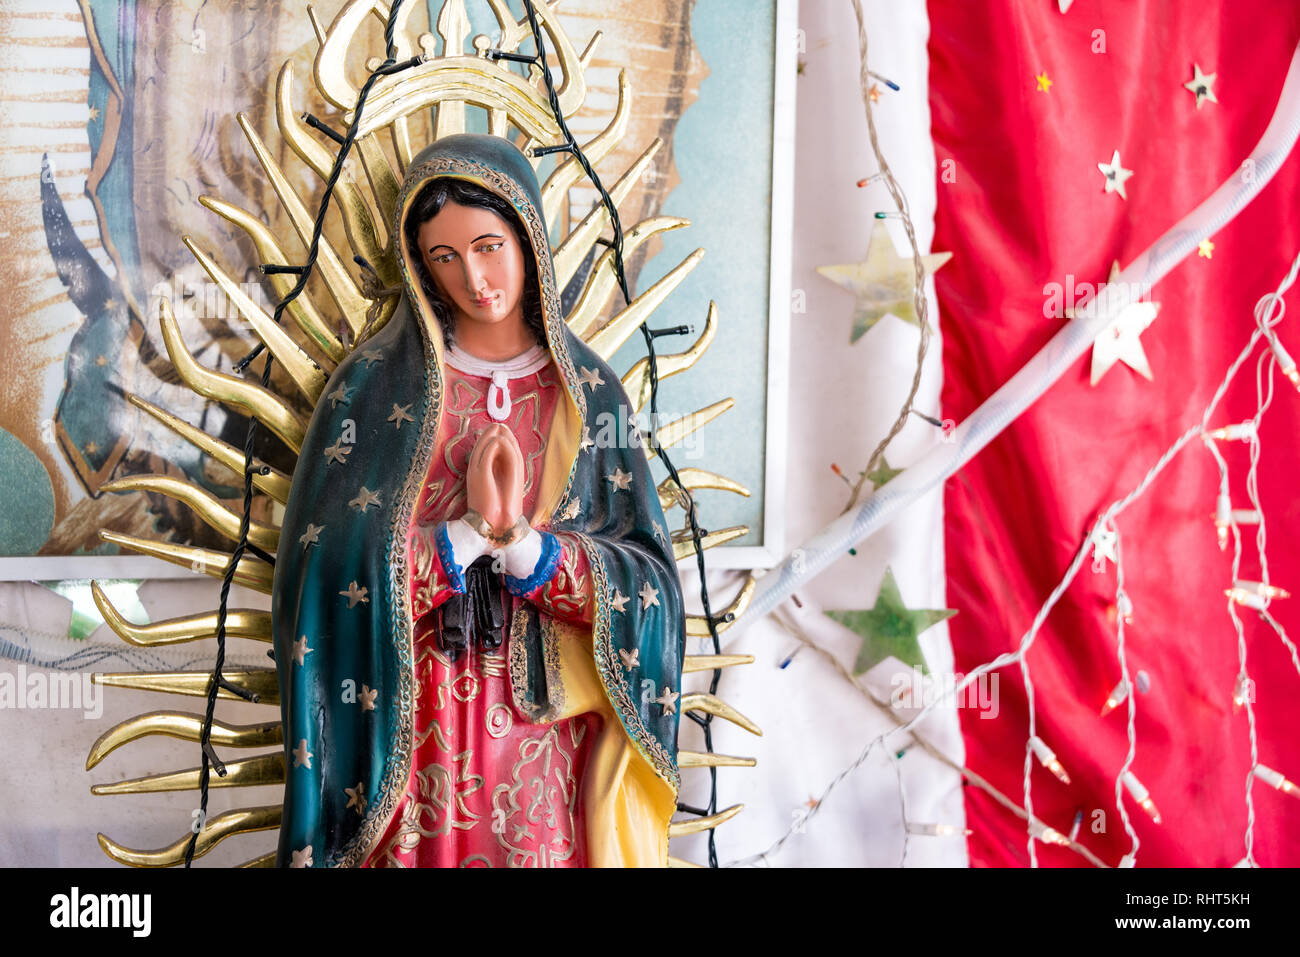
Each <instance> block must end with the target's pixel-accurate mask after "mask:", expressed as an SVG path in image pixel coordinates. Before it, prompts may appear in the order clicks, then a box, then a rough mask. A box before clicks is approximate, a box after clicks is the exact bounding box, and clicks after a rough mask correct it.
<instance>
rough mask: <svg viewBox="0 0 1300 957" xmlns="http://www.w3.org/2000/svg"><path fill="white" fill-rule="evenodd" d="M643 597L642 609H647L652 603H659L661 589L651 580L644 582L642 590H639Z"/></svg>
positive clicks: (638, 593)
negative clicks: (652, 583)
mask: <svg viewBox="0 0 1300 957" xmlns="http://www.w3.org/2000/svg"><path fill="white" fill-rule="evenodd" d="M637 595H639V596H640V598H641V610H642V611H645V610H646V609H647V608H649V607H650V606H651V605H657V604H659V589H657V588H655V587H654V585H651V584H650V583H649V582H643V583H642V585H641V590H640V591H639V592H637Z"/></svg>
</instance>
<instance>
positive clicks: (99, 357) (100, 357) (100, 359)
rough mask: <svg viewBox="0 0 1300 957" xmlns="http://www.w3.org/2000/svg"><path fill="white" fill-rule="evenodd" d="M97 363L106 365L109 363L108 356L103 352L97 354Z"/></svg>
mask: <svg viewBox="0 0 1300 957" xmlns="http://www.w3.org/2000/svg"><path fill="white" fill-rule="evenodd" d="M95 365H97V366H106V365H108V358H107V357H106V356H104V355H103V354H100V355H97V356H95Z"/></svg>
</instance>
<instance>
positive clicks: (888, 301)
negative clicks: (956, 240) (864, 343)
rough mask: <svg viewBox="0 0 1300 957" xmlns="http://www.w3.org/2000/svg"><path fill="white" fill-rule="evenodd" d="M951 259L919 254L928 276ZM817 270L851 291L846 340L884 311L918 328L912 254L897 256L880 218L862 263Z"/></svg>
mask: <svg viewBox="0 0 1300 957" xmlns="http://www.w3.org/2000/svg"><path fill="white" fill-rule="evenodd" d="M951 258H952V253H930V254H928V255H925V256H922V257H921V265H922V266H923V267H924V269H925V274H926V275H927V276H932V275H934V273H935V271H936V270H938V269H939V267H941V266H942V265H943V264H944V263H946V262H947V261H948V260H949V259H951ZM817 271H818V272H819V273H821V274H822V275H823V276H825V277H826V278H827V279H829V280H830V281H831V282H833V283H835V284H836V285H837V286H843V287H844V288H845V289H847V290H849V292H851V293H853V296H854V300H855V302H854V306H853V331H852V332H851V333H850V334H849V342H850V343H854V342H857V341H858V340H859V339H861V338H862V336H863V334H864V333H865V332H867V330H869V329H870V328H871V327H872V326H874V325H875V324H876V323H877V322H879V321H880V320H881V319H882V318H884V316H885V315H886V314H889V315H892V316H897V317H898V318H899V319H901V320H903V321H904V322H910V323H911V324H912V325H914V326H916V327H917V328H920V325H921V321H920V319H918V318H917V315H916V305H915V299H914V295H913V292H914V289H915V286H916V270H915V268H914V267H913V265H912V257H911V256H908V257H906V258H904V257H903V256H900V255H898V252H897V250H895V249H894V241H893V240H892V239H890V238H889V229H888V227H886V226H885V221H884V220H883V219H877V220H876V221H875V223H874V225H872V227H871V239H870V240H869V241H868V243H867V255H866V258H865V259H864V260H863V261H862V262H860V263H851V264H847V265H842V266H818V267H817Z"/></svg>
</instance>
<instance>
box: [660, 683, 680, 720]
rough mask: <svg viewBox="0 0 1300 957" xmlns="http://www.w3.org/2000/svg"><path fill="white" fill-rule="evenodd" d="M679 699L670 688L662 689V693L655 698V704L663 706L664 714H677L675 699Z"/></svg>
mask: <svg viewBox="0 0 1300 957" xmlns="http://www.w3.org/2000/svg"><path fill="white" fill-rule="evenodd" d="M680 697H681V694H680V693H679V692H676V691H673V690H672V689H671V688H664V693H663V694H661V695H660V696H659V697H657V698H655V704H659V705H663V709H664V712H663V713H664V714H676V713H677V699H678V698H680Z"/></svg>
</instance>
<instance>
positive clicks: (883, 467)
mask: <svg viewBox="0 0 1300 957" xmlns="http://www.w3.org/2000/svg"><path fill="white" fill-rule="evenodd" d="M902 474H903V470H902V469H896V468H890V466H889V460H888V459H886V458H885V457H884V456H883V455H882V456H881V457H880V464H879V465H877V466H876V468H875V470H874V471H871V472H868V473H867V480H868V481H870V482H871V487H872V488H880V486H882V485H884V484H885V483H886V482H888V481H889V480H890V479H892V478H893V477H894V476H895V475H902Z"/></svg>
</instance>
